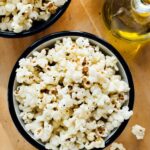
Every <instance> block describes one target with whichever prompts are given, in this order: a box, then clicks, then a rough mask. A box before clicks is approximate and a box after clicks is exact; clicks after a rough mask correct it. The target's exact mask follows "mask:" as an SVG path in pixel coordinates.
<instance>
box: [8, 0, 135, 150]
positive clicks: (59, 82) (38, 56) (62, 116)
mask: <svg viewBox="0 0 150 150" xmlns="http://www.w3.org/2000/svg"><path fill="white" fill-rule="evenodd" d="M23 2H24V4H28V0H27V1H26V0H24V1H23ZM57 2H59V1H57ZM29 6H30V5H29ZM17 7H18V8H19V9H21V7H23V4H22V3H19V4H17ZM29 9H31V7H29V8H28V7H25V8H23V10H21V11H28V10H29ZM42 9H44V8H42ZM32 15H33V18H34V17H35V18H36V15H37V14H36V13H35V14H32ZM8 20H9V18H7V19H6V20H5V23H7V22H8ZM14 20H16V22H19V21H20V18H19V17H18V16H16V17H15V18H14ZM96 49H97V50H96ZM98 51H99V48H98V47H97V46H92V45H91V44H90V42H89V40H88V39H85V38H83V37H80V38H77V39H76V40H73V39H72V38H70V37H66V38H62V40H58V41H56V43H55V44H54V47H53V48H44V49H42V50H39V51H34V52H33V53H32V55H31V56H30V57H29V58H23V59H21V60H20V61H19V68H18V69H17V71H16V72H17V73H16V81H17V83H19V84H18V85H17V88H16V89H15V91H14V96H15V98H16V101H17V102H18V103H19V109H20V111H21V113H20V118H21V119H22V120H23V122H24V123H25V129H26V131H27V132H31V133H32V134H33V137H34V138H35V139H36V140H40V141H41V142H43V144H44V145H45V148H46V149H52V150H71V149H73V150H79V149H93V148H104V147H105V138H107V137H108V136H109V135H110V134H111V133H112V131H113V130H115V129H116V128H118V127H119V126H120V125H121V123H122V122H123V121H124V120H128V119H129V118H130V117H131V116H132V114H133V112H132V111H130V110H129V108H128V106H124V105H125V102H126V101H127V100H128V99H129V96H128V92H129V90H130V88H129V86H128V83H126V82H125V81H123V80H122V77H121V76H120V75H119V74H118V70H117V69H118V66H117V62H118V60H117V59H116V58H115V57H114V56H105V55H104V54H103V53H102V52H98Z"/></svg>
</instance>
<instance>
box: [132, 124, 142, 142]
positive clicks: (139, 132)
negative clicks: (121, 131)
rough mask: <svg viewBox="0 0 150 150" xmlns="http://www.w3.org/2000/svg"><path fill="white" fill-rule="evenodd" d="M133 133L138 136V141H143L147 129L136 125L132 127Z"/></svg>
mask: <svg viewBox="0 0 150 150" xmlns="http://www.w3.org/2000/svg"><path fill="white" fill-rule="evenodd" d="M132 133H133V135H135V136H136V138H137V140H142V139H144V136H145V128H143V127H141V126H140V125H135V126H133V127H132Z"/></svg>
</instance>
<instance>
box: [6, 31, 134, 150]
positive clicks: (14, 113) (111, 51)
mask: <svg viewBox="0 0 150 150" xmlns="http://www.w3.org/2000/svg"><path fill="white" fill-rule="evenodd" d="M66 36H69V37H72V38H76V37H86V38H88V39H89V40H90V42H91V43H93V44H99V45H100V46H101V47H103V49H105V50H103V52H104V53H107V54H108V55H114V56H116V57H117V58H118V61H119V64H118V67H119V69H120V74H121V75H122V77H123V79H124V80H126V82H128V84H129V86H130V91H129V101H128V102H127V104H126V105H127V106H128V107H129V109H130V110H133V104H134V85H133V80H132V76H131V73H130V71H129V68H128V66H127V64H126V63H125V61H124V59H123V58H122V56H121V55H120V54H119V52H118V51H117V50H116V49H115V48H114V47H112V46H111V45H110V44H109V43H107V42H105V41H104V40H102V39H100V38H99V37H97V36H95V35H92V34H89V33H85V32H78V31H63V32H59V33H53V34H50V35H48V36H46V37H44V38H42V39H40V40H38V41H37V42H35V43H34V44H32V45H31V46H30V47H28V48H27V49H26V51H25V52H24V53H23V54H22V55H21V57H20V58H19V59H18V61H19V60H20V59H21V58H25V57H27V56H28V55H30V54H31V52H32V51H33V50H38V49H41V48H44V47H46V46H50V45H53V43H54V42H55V41H56V40H57V39H61V38H62V37H66ZM18 61H17V63H16V64H15V66H14V68H13V71H12V73H11V76H10V80H9V85H8V104H9V111H10V114H11V117H12V120H13V121H14V124H15V125H16V127H17V129H18V130H19V132H20V133H21V134H22V136H23V137H24V138H25V139H26V140H27V141H28V142H29V143H31V144H32V145H34V146H35V147H37V148H38V149H41V150H44V149H45V148H44V145H43V144H42V143H41V142H40V141H36V140H35V139H34V138H33V137H32V134H31V133H28V132H26V131H25V129H24V123H23V121H22V120H21V119H20V118H19V116H18V114H19V109H18V106H17V102H16V101H15V99H14V97H13V90H14V88H15V86H16V85H15V83H16V81H15V77H16V69H17V68H18V67H19V63H18ZM128 121H129V120H126V121H124V122H123V123H122V124H121V125H120V127H118V128H117V129H116V130H114V131H113V132H112V134H111V135H110V136H109V137H108V138H106V140H105V144H106V147H107V146H108V145H109V144H111V143H112V142H113V141H114V140H116V138H117V137H118V136H119V135H120V134H121V133H122V132H123V130H124V129H125V127H126V125H127V123H128Z"/></svg>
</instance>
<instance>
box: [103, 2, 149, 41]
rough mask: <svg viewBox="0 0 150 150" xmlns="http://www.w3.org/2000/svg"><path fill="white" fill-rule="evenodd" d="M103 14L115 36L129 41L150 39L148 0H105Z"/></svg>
mask: <svg viewBox="0 0 150 150" xmlns="http://www.w3.org/2000/svg"><path fill="white" fill-rule="evenodd" d="M103 16H104V20H105V23H106V25H107V27H108V28H109V29H110V30H111V32H112V33H113V34H114V35H115V36H118V37H121V38H124V39H127V40H130V41H142V40H149V39H150V0H143V1H142V0H119V1H118V0H107V1H105V4H104V6H103Z"/></svg>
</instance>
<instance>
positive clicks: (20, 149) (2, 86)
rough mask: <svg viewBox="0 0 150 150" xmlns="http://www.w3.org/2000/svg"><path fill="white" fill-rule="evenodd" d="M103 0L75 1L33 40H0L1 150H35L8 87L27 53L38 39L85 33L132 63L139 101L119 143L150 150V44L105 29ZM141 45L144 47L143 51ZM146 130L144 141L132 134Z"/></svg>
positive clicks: (136, 149)
mask: <svg viewBox="0 0 150 150" xmlns="http://www.w3.org/2000/svg"><path fill="white" fill-rule="evenodd" d="M102 2H103V1H102V0H94V3H93V0H72V2H71V5H70V6H69V8H68V10H67V11H66V12H65V14H64V15H63V16H62V17H61V18H60V19H59V20H58V21H57V22H56V23H55V24H54V25H53V26H51V27H50V28H48V29H46V30H44V31H43V32H41V33H39V34H36V35H34V36H31V37H26V38H18V39H4V38H0V71H1V72H0V110H1V112H0V145H1V147H0V150H34V149H35V148H34V147H32V146H31V145H30V144H29V143H28V142H27V141H25V140H24V138H23V137H22V136H21V135H20V134H19V132H18V131H17V129H16V128H15V126H14V124H13V122H12V120H11V118H10V115H9V111H8V107H7V84H8V80H9V75H10V73H11V70H12V67H13V65H14V64H15V62H16V60H17V59H18V58H19V56H20V55H21V54H22V53H23V51H24V50H25V49H26V48H27V47H28V46H29V45H30V44H32V43H33V42H34V41H36V40H37V39H39V38H41V37H43V36H45V35H47V34H49V33H52V32H56V31H62V30H81V31H87V32H90V33H93V34H97V35H99V36H101V37H103V38H105V40H107V41H109V42H111V43H112V45H114V46H115V47H117V48H118V50H119V51H120V52H121V53H122V55H123V56H124V58H125V59H126V61H127V62H128V64H129V67H130V69H131V72H132V74H133V78H134V83H135V91H136V99H135V107H134V116H133V117H132V119H131V121H130V122H129V124H128V126H127V128H126V130H125V131H124V132H123V134H122V135H121V136H120V137H119V138H118V140H117V141H119V142H122V143H123V144H124V145H125V147H126V148H127V150H149V139H150V118H149V111H150V98H149V89H150V88H149V87H150V76H149V75H150V69H149V67H150V61H149V57H150V51H149V48H150V44H149V43H147V44H146V45H144V46H141V43H129V42H125V41H122V40H118V39H116V38H114V37H113V36H112V35H111V33H110V32H109V31H108V30H107V29H106V28H105V26H104V24H103V22H102V17H101V15H100V14H101V6H102ZM139 46H140V47H141V48H140V50H139ZM136 123H138V124H141V125H143V126H144V127H146V129H147V131H146V136H145V139H144V140H143V141H141V142H138V141H136V139H135V138H134V137H133V136H132V135H131V132H130V130H131V127H132V125H134V124H136Z"/></svg>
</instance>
